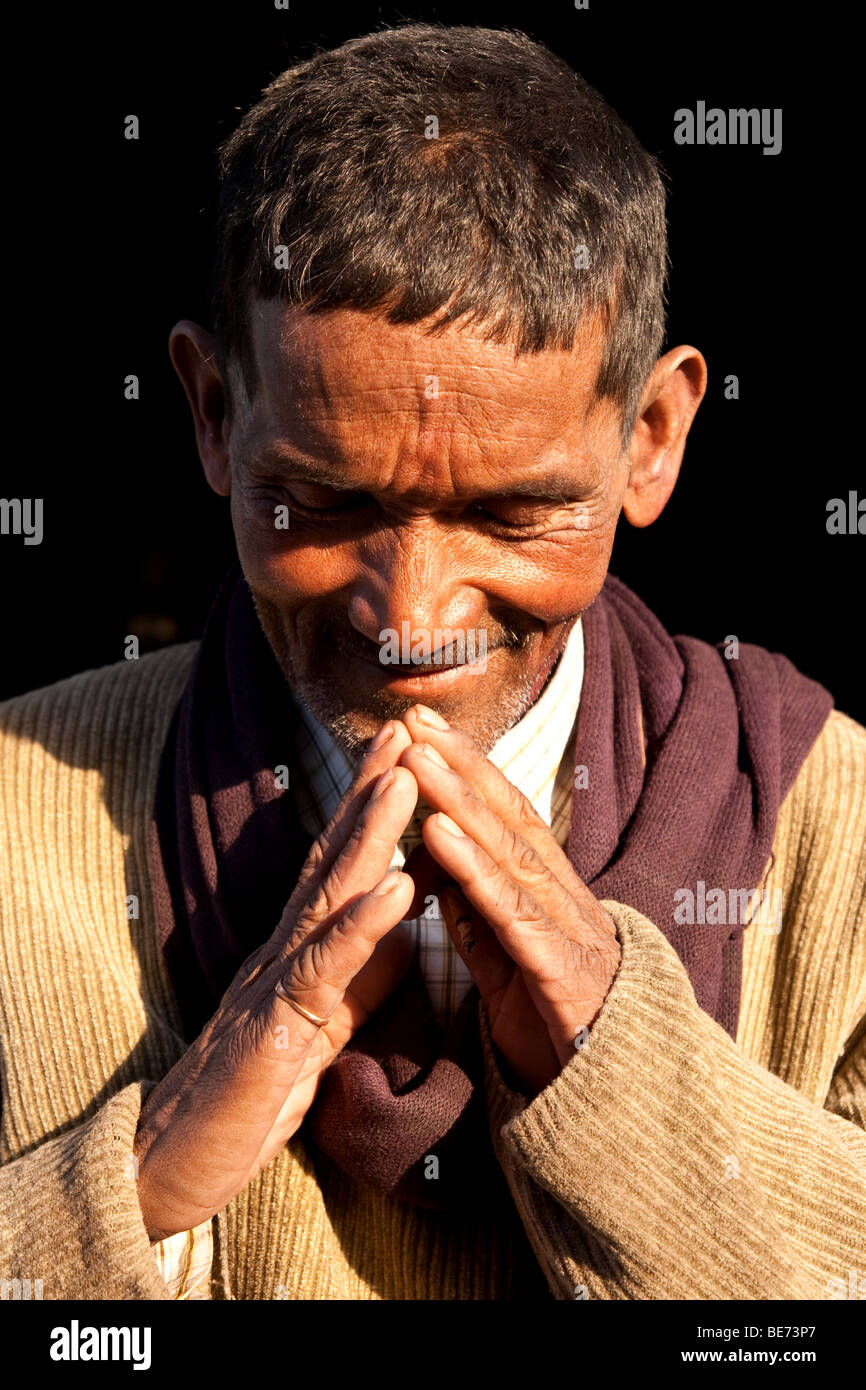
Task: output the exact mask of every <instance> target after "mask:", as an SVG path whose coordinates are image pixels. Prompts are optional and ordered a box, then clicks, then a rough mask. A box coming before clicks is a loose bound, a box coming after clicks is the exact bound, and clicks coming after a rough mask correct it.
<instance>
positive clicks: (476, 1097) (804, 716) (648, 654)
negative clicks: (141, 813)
mask: <svg viewBox="0 0 866 1390" xmlns="http://www.w3.org/2000/svg"><path fill="white" fill-rule="evenodd" d="M583 625H584V641H585V672H584V682H583V688H582V691H581V697H580V707H579V711H578V723H577V739H576V752H575V766H576V767H579V766H584V767H586V768H587V769H588V785H587V786H586V787H585V788H583V789H580V788H579V789H576V790H575V791H574V792H573V793H572V812H571V826H570V835H569V841H568V856H569V859H570V860H571V862H572V864H573V865H574V867H575V869H576V871H577V873H578V874H579V875H580V876H581V878H583V879H584V881H585V882H586V883H587V884H588V885H589V886H590V887H591V888H592V890H593V892H594V893H595V895H596V897H598V898H601V899H604V898H608V899H612V900H614V901H617V902H621V903H627V904H629V905H630V906H632V907H635V908H637V909H638V910H639V911H640V912H642V913H643V914H644V915H645V916H647V917H649V918H650V920H651V921H652V922H654V923H655V925H656V926H657V927H658V929H659V930H660V931H661V932H662V933H663V935H664V936H665V937H667V939H668V941H669V942H670V943H671V945H672V946H673V948H674V950H675V951H676V952H677V954H678V956H679V958H680V960H681V961H682V962H683V965H684V966H685V968H686V970H687V971H688V974H689V979H690V980H691V983H692V987H693V989H694V991H695V996H696V998H697V1001H698V1003H699V1005H700V1006H701V1008H703V1009H704V1010H705V1011H706V1012H707V1013H708V1014H710V1015H711V1017H713V1018H714V1019H716V1020H717V1022H718V1023H720V1024H721V1026H722V1027H723V1028H725V1029H726V1030H727V1032H728V1033H730V1034H731V1035H732V1036H733V1035H734V1033H735V1031H736V1026H737V1018H738V1011H739V1000H740V972H741V965H742V932H743V927H742V926H717V925H709V924H700V923H696V924H695V925H689V926H683V925H677V923H676V922H675V921H674V909H675V903H676V900H675V898H674V893H675V891H676V890H677V889H682V888H690V889H691V891H692V892H694V893H695V894H696V895H697V892H698V888H697V884H698V880H703V881H704V883H705V885H706V889H707V891H709V890H710V888H713V887H717V888H722V889H723V890H724V891H725V894H726V896H727V893H728V890H729V889H731V888H734V889H749V890H751V889H754V888H757V887H758V886H759V884H760V881H761V877H762V874H763V871H764V869H765V867H766V864H767V861H768V857H769V854H770V849H771V845H772V841H773V835H774V832H775V825H776V818H777V815H778V811H779V807H780V805H781V803H782V800H783V798H784V796H785V794H786V793H787V791H788V790H789V788H790V787H791V785H792V783H793V782H794V779H795V777H796V775H797V772H798V770H799V768H800V766H801V764H802V762H803V760H804V758H805V757H806V755H807V753H808V752H809V749H810V748H811V747H812V744H813V743H814V741H815V739H816V738H817V736H818V734H819V733H820V731H821V729H822V727H823V725H824V722H825V720H826V718H827V715H828V714H829V711H830V709H831V707H832V700H831V697H830V696H829V695H828V693H827V692H826V691H825V690H824V689H823V688H822V687H821V686H819V685H817V684H816V683H815V682H814V681H811V680H808V679H807V678H806V677H804V676H802V675H800V674H799V672H798V671H797V670H796V669H795V668H794V667H793V666H792V665H791V663H790V662H789V661H788V660H787V659H786V658H785V657H783V656H778V655H775V654H771V653H769V652H766V651H764V650H763V649H762V648H760V647H754V646H748V645H741V646H740V649H739V656H738V657H737V658H732V659H730V660H728V659H726V658H725V657H724V656H723V655H722V653H721V651H720V650H719V649H717V648H715V647H712V646H709V645H708V644H706V643H704V642H699V641H696V640H695V639H693V638H682V637H680V638H675V639H674V638H671V637H669V636H668V634H667V633H666V632H665V631H664V629H663V628H662V627H661V625H660V624H659V623H658V621H657V620H656V619H655V618H654V617H653V615H652V614H651V613H650V612H649V610H648V609H647V608H646V607H645V606H644V605H643V604H642V603H641V602H640V600H639V599H638V598H637V597H636V596H635V595H634V594H632V593H631V592H630V590H628V589H627V588H626V587H625V585H624V584H622V583H620V582H619V580H617V579H615V578H614V577H613V576H612V575H609V576H608V578H607V580H606V582H605V585H604V588H603V589H602V592H601V594H600V595H599V597H598V598H597V599H596V601H595V602H594V603H593V604H592V605H591V607H590V608H588V609H587V611H586V613H585V614H584V617H583ZM296 717H297V716H296V713H295V709H294V706H293V702H292V700H291V697H290V694H289V690H288V687H287V685H286V682H285V679H284V677H283V675H282V673H281V671H280V669H279V666H278V664H277V662H276V659H275V657H274V656H273V653H272V652H271V649H270V646H269V645H268V642H267V641H266V639H265V637H264V634H263V632H262V630H261V627H260V625H259V622H258V618H257V616H256V613H255V609H254V607H253V604H252V599H251V596H250V593H249V590H248V588H247V585H246V582H245V581H244V580H243V577H242V576H241V574H240V570H239V568H238V567H237V566H235V567H233V569H232V571H231V573H230V574H229V576H228V577H227V579H226V581H225V583H224V584H223V586H222V588H221V590H220V592H219V594H218V596H217V599H216V601H215V603H214V607H213V610H212V612H211V615H210V618H209V620H208V624H207V627H206V630H205V634H204V638H203V640H202V643H201V647H200V649H199V652H198V655H197V658H196V662H195V665H194V668H193V670H192V672H191V675H190V677H189V681H188V683H187V686H186V689H185V690H184V693H183V695H182V697H181V700H180V703H179V705H178V707H177V709H176V711H175V714H174V717H173V720H172V723H171V726H170V729H169V733H168V737H167V739H166V743H165V747H164V749H163V753H162V761H161V764H160V770H159V779H158V786H157V794H156V803H155V807H154V818H153V825H152V833H151V846H150V858H151V872H152V881H153V885H154V897H155V904H156V914H157V924H158V932H159V939H160V942H161V944H162V947H163V950H164V952H165V958H166V961H167V965H168V969H169V973H170V976H171V980H172V983H173V985H174V989H175V992H176V995H177V999H178V1004H179V1007H180V1011H181V1017H182V1020H183V1027H184V1032H185V1036H186V1039H187V1041H191V1040H192V1039H193V1038H194V1037H195V1036H196V1035H197V1033H198V1032H199V1031H200V1029H201V1028H202V1026H203V1024H204V1023H205V1022H206V1020H207V1019H208V1018H209V1017H210V1016H211V1015H212V1014H213V1012H214V1011H215V1009H216V1007H217V1004H218V1003H219V1000H220V998H221V996H222V994H223V993H224V992H225V990H226V989H227V988H228V985H229V984H230V982H231V980H232V978H233V977H234V975H235V973H236V971H237V969H238V968H239V966H240V965H241V964H242V962H243V961H244V960H245V959H246V957H247V956H248V955H250V954H251V953H252V952H253V951H254V950H255V949H256V948H257V947H258V946H260V945H261V944H262V942H263V941H264V940H265V939H266V938H267V937H268V936H269V935H270V934H271V932H272V931H273V929H274V927H275V926H276V924H277V922H278V921H279V918H280V916H281V914H282V911H283V908H284V906H285V903H286V901H287V899H288V898H289V896H290V894H291V892H292V889H293V888H294V886H295V883H296V881H297V878H298V875H299V873H300V870H301V867H302V865H303V863H304V860H305V858H306V855H307V853H308V851H309V848H310V844H311V839H310V836H309V835H308V834H307V833H306V832H305V831H304V829H303V827H302V826H301V824H300V822H299V820H298V817H297V814H296V812H295V809H294V805H293V800H292V794H291V786H292V783H293V781H294V777H295V775H298V776H299V775H300V768H299V766H298V764H297V761H296V755H295V750H294V740H293V727H294V723H295V720H296ZM281 764H285V765H287V766H288V768H289V770H290V776H289V790H287V791H283V790H281V789H280V788H279V787H277V786H276V785H275V781H276V779H275V776H274V769H275V768H276V767H277V766H279V765H281ZM477 1005H478V993H477V990H476V989H475V988H474V987H473V989H472V990H470V992H469V994H468V995H467V997H466V999H465V1000H464V1002H463V1005H462V1006H461V1008H460V1010H459V1012H458V1014H457V1017H456V1018H455V1020H454V1022H453V1023H452V1025H451V1027H450V1028H449V1029H448V1031H447V1033H446V1034H444V1035H443V1032H442V1030H441V1029H440V1028H439V1026H438V1025H437V1023H436V1022H435V1019H434V1016H433V1011H432V1006H431V1004H430V1000H429V996H428V995H427V991H426V988H425V986H424V983H423V979H422V976H421V973H420V970H419V968H418V966H417V964H413V966H412V967H411V969H410V970H409V972H408V973H407V975H406V976H405V977H404V979H403V981H402V982H401V983H400V985H399V986H398V987H397V989H396V990H395V991H394V993H393V994H392V996H391V997H390V999H389V1000H387V1001H386V1003H385V1004H384V1005H383V1007H382V1008H381V1009H379V1011H378V1012H377V1013H376V1014H375V1015H374V1017H373V1018H372V1019H371V1020H370V1021H369V1023H367V1025H366V1026H365V1027H364V1028H362V1029H361V1030H360V1031H359V1032H358V1033H357V1034H356V1035H355V1037H354V1038H353V1039H352V1041H351V1042H350V1043H349V1045H348V1046H347V1047H346V1048H345V1049H344V1051H343V1052H342V1053H341V1054H340V1055H339V1056H338V1057H337V1058H336V1060H335V1061H334V1062H333V1063H332V1065H331V1066H330V1067H329V1068H328V1070H327V1071H326V1072H325V1074H324V1076H323V1078H322V1082H321V1084H320V1087H319V1091H318V1094H317V1098H316V1101H315V1103H314V1105H313V1107H312V1109H311V1111H310V1113H309V1115H308V1116H307V1119H306V1121H305V1124H304V1132H305V1134H306V1136H307V1138H308V1139H309V1140H311V1141H312V1143H313V1144H314V1145H315V1146H317V1147H318V1149H320V1150H321V1151H322V1152H323V1153H325V1154H327V1155H328V1156H329V1157H330V1158H331V1159H332V1160H333V1161H334V1162H335V1163H337V1164H338V1166H339V1167H340V1168H342V1169H343V1170H344V1171H345V1172H347V1173H349V1174H351V1175H352V1176H353V1177H355V1178H358V1179H360V1180H362V1181H366V1182H368V1183H372V1184H374V1185H375V1186H378V1187H382V1188H385V1189H386V1190H388V1191H389V1192H392V1193H393V1194H394V1195H396V1196H398V1197H401V1198H404V1199H406V1200H410V1201H414V1202H419V1203H422V1204H426V1205H432V1206H440V1207H447V1208H454V1209H460V1208H464V1207H467V1206H473V1207H475V1206H478V1205H479V1204H481V1203H486V1202H487V1201H492V1200H495V1199H498V1198H500V1197H501V1183H500V1178H501V1175H499V1174H498V1168H497V1165H496V1164H495V1163H494V1161H493V1158H492V1152H491V1149H490V1140H489V1134H488V1131H487V1124H486V1111H485V1105H484V1096H483V1081H482V1075H483V1070H482V1059H481V1049H480V1039H479V1037H478V1026H477ZM429 1155H434V1156H435V1157H436V1158H437V1159H438V1160H439V1177H438V1180H436V1181H432V1180H430V1179H429V1178H428V1177H425V1174H426V1173H429V1171H430V1169H431V1165H429V1164H427V1163H426V1162H425V1160H426V1159H427V1157H428V1156H429Z"/></svg>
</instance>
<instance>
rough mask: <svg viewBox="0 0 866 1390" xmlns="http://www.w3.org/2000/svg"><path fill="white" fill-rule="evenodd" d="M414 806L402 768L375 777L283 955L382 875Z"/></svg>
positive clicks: (412, 788)
mask: <svg viewBox="0 0 866 1390" xmlns="http://www.w3.org/2000/svg"><path fill="white" fill-rule="evenodd" d="M417 803H418V784H417V782H416V781H415V778H414V777H413V776H412V773H411V772H410V771H409V770H408V769H407V768H405V767H397V768H387V769H386V770H385V772H383V773H382V774H381V776H380V778H379V779H378V781H377V783H376V785H375V786H374V787H373V791H372V794H371V795H370V797H369V798H368V800H367V802H366V805H365V806H364V808H363V810H362V811H361V813H360V815H359V816H357V818H356V820H355V824H354V826H353V827H352V830H351V831H350V833H349V835H348V838H347V839H346V841H345V843H344V844H343V847H342V849H341V851H340V853H339V854H338V855H337V857H336V859H335V860H334V862H333V863H332V864H331V867H330V869H329V871H328V872H327V874H326V875H325V876H324V878H323V879H322V881H321V882H320V883H319V885H318V887H315V888H313V889H312V893H311V896H310V897H309V899H308V901H307V903H306V904H305V905H304V907H303V908H300V909H299V910H298V912H297V915H296V920H295V922H294V924H293V926H292V928H291V930H290V931H289V932H288V933H287V935H286V938H285V940H286V942H287V948H286V949H287V950H293V949H295V947H296V946H297V945H298V943H299V942H300V941H303V940H304V939H305V938H306V937H307V936H309V935H310V934H311V933H316V934H321V931H322V930H323V929H324V928H326V927H328V926H329V925H330V924H331V922H333V921H334V920H335V919H336V918H337V917H338V916H341V915H342V914H343V913H344V912H345V911H346V909H347V907H349V906H350V905H351V904H352V903H353V902H354V901H355V899H356V898H358V897H360V896H361V895H362V894H363V893H367V892H369V890H370V889H371V888H373V886H374V885H375V884H376V883H378V882H379V880H380V879H381V878H382V877H383V875H384V874H386V873H387V871H388V869H389V868H390V865H391V860H392V859H393V858H394V851H395V849H396V848H397V841H398V840H399V838H400V836H401V835H402V834H403V831H404V830H405V829H406V826H407V825H408V824H409V821H410V820H411V818H412V814H413V812H414V810H415V807H416V805H417ZM408 881H409V882H410V883H411V882H412V880H411V879H409V880H408Z"/></svg>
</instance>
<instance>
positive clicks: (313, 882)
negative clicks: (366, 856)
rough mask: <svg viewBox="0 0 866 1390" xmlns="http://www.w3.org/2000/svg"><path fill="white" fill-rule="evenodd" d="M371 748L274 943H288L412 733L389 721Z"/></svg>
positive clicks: (317, 845) (315, 850) (318, 843)
mask: <svg viewBox="0 0 866 1390" xmlns="http://www.w3.org/2000/svg"><path fill="white" fill-rule="evenodd" d="M379 739H380V740H381V742H380V743H379V746H378V747H376V748H372V747H371V748H370V749H368V751H367V754H366V755H365V757H364V759H363V761H362V762H361V764H360V766H359V768H358V772H357V775H356V777H355V779H354V781H353V782H352V785H351V786H350V787H349V788H347V790H346V792H345V794H344V796H343V797H342V799H341V801H340V804H339V806H338V807H337V809H336V811H335V812H334V814H333V816H332V817H331V819H330V821H329V822H328V824H327V825H326V827H325V829H324V830H323V831H322V833H321V834H320V835H319V836H318V838H317V839H316V840H315V841H314V843H313V845H312V846H311V848H310V852H309V854H308V855H307V858H306V861H305V863H304V866H303V868H302V869H301V872H300V875H299V876H298V881H297V883H296V884H295V887H294V889H293V890H292V894H291V896H290V898H289V901H288V903H287V904H286V906H285V909H284V911H283V914H282V917H281V919H280V921H279V923H278V925H277V927H276V930H275V931H274V933H273V936H272V938H271V940H272V942H274V943H277V944H279V943H281V942H284V941H285V940H286V939H287V938H288V936H289V935H290V934H291V932H292V930H293V929H294V927H295V924H296V922H297V919H298V915H299V913H300V912H301V911H302V910H303V909H304V907H305V906H306V904H307V903H308V901H309V898H310V895H311V893H312V892H314V891H315V889H316V887H317V885H319V884H320V883H321V882H322V881H323V880H324V878H325V876H326V875H327V874H328V872H329V871H330V869H331V868H332V866H333V864H334V862H335V860H336V859H337V857H338V856H339V854H340V853H341V851H342V850H343V849H344V847H345V845H346V844H347V843H348V841H349V839H350V837H351V835H352V833H353V831H354V829H355V827H356V825H357V821H358V816H359V814H360V811H361V809H362V807H363V806H364V805H365V804H366V803H367V801H368V800H369V798H370V794H371V789H372V786H373V784H374V783H375V782H377V781H378V780H379V778H380V777H381V776H382V774H383V773H384V772H387V771H388V769H389V768H392V767H394V766H395V765H396V763H397V759H398V758H399V756H400V754H401V752H402V751H403V750H404V749H405V748H407V747H408V746H409V744H410V743H411V739H410V738H409V732H408V730H407V728H406V726H405V724H402V723H401V722H400V720H399V719H392V720H388V722H387V723H386V724H383V726H382V728H381V729H380V730H379V732H378V734H377V735H376V738H374V739H373V740H372V742H373V743H376V741H377V740H379Z"/></svg>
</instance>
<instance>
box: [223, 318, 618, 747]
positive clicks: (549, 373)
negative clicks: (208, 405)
mask: <svg viewBox="0 0 866 1390" xmlns="http://www.w3.org/2000/svg"><path fill="white" fill-rule="evenodd" d="M252 332H253V343H254V348H255V353H256V360H257V362H258V366H259V381H260V384H259V388H258V391H257V393H256V397H255V400H254V401H253V402H252V404H251V405H240V404H239V405H238V407H237V409H236V414H235V418H234V419H233V421H232V424H231V430H230V435H229V439H228V446H229V453H230V461H231V509H232V520H233V524H234V530H235V536H236V539H237V546H238V553H239V557H240V562H241V566H242V568H243V572H244V575H245V576H246V579H247V582H248V584H249V586H250V589H251V591H252V593H253V596H254V598H255V601H256V607H257V611H258V613H259V616H260V619H261V622H262V625H263V627H264V630H265V633H266V635H267V638H268V640H269V642H270V644H271V646H272V648H273V650H274V652H275V654H276V656H277V659H278V661H279V663H280V665H281V667H282V669H283V671H284V672H285V675H286V677H287V679H288V681H289V683H290V685H291V686H292V688H293V689H294V690H295V692H296V693H297V694H298V695H299V696H300V697H301V699H302V700H303V701H304V702H305V703H306V704H307V706H308V708H310V709H311V710H312V712H313V713H314V714H315V715H316V717H317V718H318V719H319V720H321V722H322V723H324V724H325V725H326V726H327V727H329V728H330V729H331V731H332V733H333V734H334V736H335V737H336V738H337V739H338V740H339V742H340V743H341V744H342V745H343V747H344V748H345V749H346V750H347V751H349V752H350V753H351V754H353V755H354V754H357V753H358V752H360V751H361V750H362V748H363V747H364V746H365V744H366V743H367V741H368V740H369V739H370V738H371V737H372V736H373V734H374V733H375V732H376V730H377V729H378V728H379V726H380V725H381V724H382V723H383V721H384V720H385V719H388V718H390V717H399V716H400V715H401V714H403V713H405V711H406V710H407V709H408V708H409V706H410V705H412V704H414V703H416V702H417V701H420V702H422V703H424V704H427V705H430V706H431V707H432V708H433V709H436V710H439V711H440V712H441V713H442V714H443V715H444V717H445V718H446V719H447V720H449V722H450V723H452V724H454V725H456V726H459V727H460V728H462V729H464V730H466V732H468V733H469V734H471V735H472V736H473V737H474V738H475V739H476V740H477V741H478V742H479V743H480V744H481V746H482V747H483V748H484V750H485V751H489V750H490V748H491V747H492V746H493V744H494V743H495V742H496V740H497V738H499V737H500V736H501V735H502V734H503V733H504V732H505V730H506V729H508V728H509V727H511V725H512V724H513V723H515V722H516V720H517V719H518V718H520V716H521V715H522V714H523V712H524V711H525V709H526V708H527V707H528V705H529V703H530V699H531V697H530V692H531V691H532V690H533V687H534V686H537V685H538V683H539V682H541V681H543V679H544V677H545V675H546V673H547V672H548V671H549V670H550V669H551V668H552V665H553V663H554V662H555V660H556V658H557V656H558V655H559V653H560V651H561V650H562V647H563V645H564V642H565V639H566V638H567V636H568V633H569V631H570V629H571V627H572V626H573V624H574V622H575V621H576V619H577V618H578V617H579V615H580V614H581V613H582V612H583V610H584V609H585V608H587V607H588V605H589V604H590V603H591V602H592V601H593V599H594V598H595V597H596V595H597V594H598V592H599V590H600V588H601V586H602V583H603V582H604V577H605V573H606V571H607V566H608V561H609V558H610V551H611V547H612V544H613V538H614V531H615V529H616V523H617V518H618V515H619V511H620V507H621V504H622V499H623V494H624V492H625V489H626V485H627V481H628V468H629V465H628V456H627V454H626V453H625V452H624V451H623V450H622V447H621V444H620V438H619V431H620V417H619V412H618V411H617V410H616V408H615V407H614V406H613V405H612V403H611V402H610V401H609V400H603V401H598V400H596V397H595V394H594V383H595V381H596V377H597V374H598V369H599V365H600V362H601V356H602V351H603V341H602V338H601V336H600V333H597V332H588V333H587V334H585V335H584V337H583V338H582V339H581V340H579V342H578V345H577V347H576V348H575V349H574V350H573V351H572V352H562V351H553V352H546V353H542V354H538V355H535V356H523V357H521V358H519V359H517V360H515V358H514V354H513V349H512V348H509V347H504V346H501V345H495V344H490V343H484V342H483V341H482V340H481V339H480V337H475V336H473V335H470V333H469V332H467V331H466V330H465V329H462V328H460V327H459V326H458V327H454V326H452V327H450V328H449V329H448V330H447V331H445V332H444V333H442V334H441V335H440V336H433V337H428V336H426V335H425V333H424V331H423V326H417V325H408V326H406V325H399V326H394V325H392V324H388V323H386V322H385V321H383V320H382V319H381V318H379V317H374V316H372V315H370V314H364V313H359V312H354V311H344V310H340V311H337V312H335V313H333V314H328V315H324V316H319V317H314V316H311V315H309V314H305V313H303V312H302V311H299V310H296V309H291V308H290V309H287V308H286V307H285V306H284V305H282V304H280V303H277V302H268V303H257V304H256V306H255V312H254V315H253V324H252ZM283 507H285V508H288V529H285V528H281V527H279V526H278V525H277V524H275V522H276V520H277V519H278V518H280V519H282V518H283V517H284V515H285V514H284V513H278V512H277V510H276V509H277V508H283ZM460 634H463V636H462V637H461V635H460ZM382 654H386V655H388V656H389V657H391V658H392V660H390V661H389V662H388V663H387V664H383V663H382V661H381V660H380V656H381V655H382ZM473 655H474V656H475V657H476V660H475V662H474V663H473V662H472V660H471V658H472V657H473ZM395 657H396V660H397V663H399V664H395V662H394V660H393V658H395ZM413 658H414V663H413ZM478 658H480V659H478ZM419 659H420V663H421V664H418V662H419ZM461 663H462V664H461Z"/></svg>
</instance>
